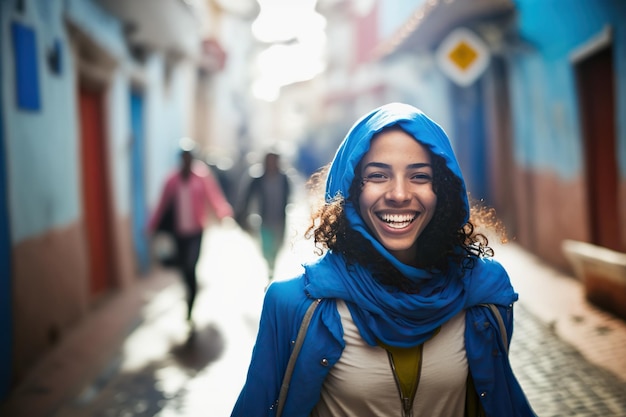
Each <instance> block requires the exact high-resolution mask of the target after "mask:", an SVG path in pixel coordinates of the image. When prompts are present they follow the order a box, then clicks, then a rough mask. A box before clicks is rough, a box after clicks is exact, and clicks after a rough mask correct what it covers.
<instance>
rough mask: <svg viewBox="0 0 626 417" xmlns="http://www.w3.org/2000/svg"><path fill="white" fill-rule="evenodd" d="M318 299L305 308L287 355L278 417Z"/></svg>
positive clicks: (277, 412) (318, 301)
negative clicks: (287, 359)
mask: <svg viewBox="0 0 626 417" xmlns="http://www.w3.org/2000/svg"><path fill="white" fill-rule="evenodd" d="M320 301H322V299H321V298H318V299H316V300H313V302H312V303H311V305H310V306H309V307H308V308H307V310H306V313H305V314H304V318H303V319H302V323H300V329H299V330H298V336H297V337H296V342H295V345H294V347H293V351H292V352H291V355H290V356H289V362H288V363H287V369H286V370H285V376H284V377H283V384H282V385H281V387H280V395H279V396H278V409H277V411H276V417H280V416H281V415H282V413H283V407H284V406H285V399H286V398H287V392H288V391H289V383H290V381H291V374H292V373H293V368H294V367H295V366H296V360H297V359H298V354H299V353H300V348H301V347H302V343H303V342H304V337H305V336H306V331H307V329H308V328H309V322H310V321H311V316H313V311H315V307H317V305H318V304H319V303H320Z"/></svg>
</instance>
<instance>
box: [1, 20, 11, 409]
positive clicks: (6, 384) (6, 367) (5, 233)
mask: <svg viewBox="0 0 626 417" xmlns="http://www.w3.org/2000/svg"><path fill="white" fill-rule="evenodd" d="M2 14H3V11H2V9H1V8H0V21H2ZM3 63H4V60H3V58H2V55H0V79H2V73H3V68H4V66H3ZM2 96H3V86H2V83H0V97H2ZM2 109H3V103H2V101H1V100H0V401H1V400H2V399H3V398H5V397H6V395H7V394H8V392H9V389H10V388H11V376H12V367H11V358H12V353H13V302H12V299H11V294H12V292H13V291H12V286H11V237H10V235H9V233H10V232H9V213H8V211H7V195H8V193H7V178H6V152H5V139H4V123H3V110H2Z"/></svg>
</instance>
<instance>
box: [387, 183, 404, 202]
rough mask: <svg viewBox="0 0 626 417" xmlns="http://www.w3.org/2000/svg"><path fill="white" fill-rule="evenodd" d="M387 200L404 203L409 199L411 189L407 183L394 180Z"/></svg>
mask: <svg viewBox="0 0 626 417" xmlns="http://www.w3.org/2000/svg"><path fill="white" fill-rule="evenodd" d="M387 198H388V199H389V200H391V201H396V202H402V201H406V200H408V199H409V189H408V185H407V184H406V182H405V181H402V180H394V181H392V182H391V187H390V188H389V191H388V192H387Z"/></svg>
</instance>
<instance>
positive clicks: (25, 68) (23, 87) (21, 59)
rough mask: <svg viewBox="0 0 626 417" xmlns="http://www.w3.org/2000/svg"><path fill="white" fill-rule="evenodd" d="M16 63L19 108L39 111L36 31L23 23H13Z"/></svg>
mask: <svg viewBox="0 0 626 417" xmlns="http://www.w3.org/2000/svg"><path fill="white" fill-rule="evenodd" d="M11 35H12V39H13V54H14V61H15V88H16V92H15V93H16V95H17V106H18V108H20V109H25V110H39V109H40V107H41V100H40V97H39V77H38V73H37V70H38V66H37V43H36V39H35V31H34V30H33V29H31V28H29V27H27V26H25V25H23V24H22V23H19V22H12V23H11Z"/></svg>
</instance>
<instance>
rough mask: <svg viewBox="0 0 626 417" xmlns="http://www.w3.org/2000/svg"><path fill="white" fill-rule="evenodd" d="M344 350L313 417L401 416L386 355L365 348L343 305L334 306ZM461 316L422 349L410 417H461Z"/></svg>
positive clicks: (376, 348)
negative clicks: (420, 369) (341, 333)
mask: <svg viewBox="0 0 626 417" xmlns="http://www.w3.org/2000/svg"><path fill="white" fill-rule="evenodd" d="M337 308H338V310H339V314H340V316H341V324H342V326H343V330H344V340H345V343H346V346H345V348H344V350H343V353H342V355H341V358H339V361H338V362H337V364H335V366H334V367H333V368H332V369H331V370H330V373H329V375H328V376H327V377H326V380H325V381H324V385H323V386H322V392H321V399H320V401H319V403H318V404H317V405H316V406H315V408H314V409H313V412H312V413H311V417H338V416H345V417H352V416H354V417H374V416H379V417H390V416H402V412H403V411H402V410H403V408H402V403H401V401H400V394H399V390H398V387H397V385H396V382H395V379H394V376H393V371H392V369H391V365H390V362H389V358H388V355H387V351H386V350H385V349H383V348H382V347H379V346H370V345H368V344H367V343H366V342H365V341H364V340H363V339H362V338H361V336H360V334H359V331H358V329H357V327H356V325H355V324H354V322H353V321H352V316H351V315H350V311H349V310H348V307H347V306H346V304H345V302H344V301H343V300H337ZM464 333H465V312H464V311H463V312H461V313H459V314H457V315H456V316H455V317H453V318H452V319H450V321H448V322H447V323H445V324H444V325H443V326H442V327H441V331H440V332H439V333H438V334H437V335H436V336H435V337H433V338H432V339H431V340H429V341H427V342H426V343H425V344H424V350H423V353H422V375H421V378H420V381H419V386H418V388H417V393H416V396H415V401H414V402H413V416H414V417H420V416H428V417H431V416H440V417H463V415H464V412H465V395H466V383H467V372H468V368H467V357H466V355H465V337H464Z"/></svg>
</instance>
